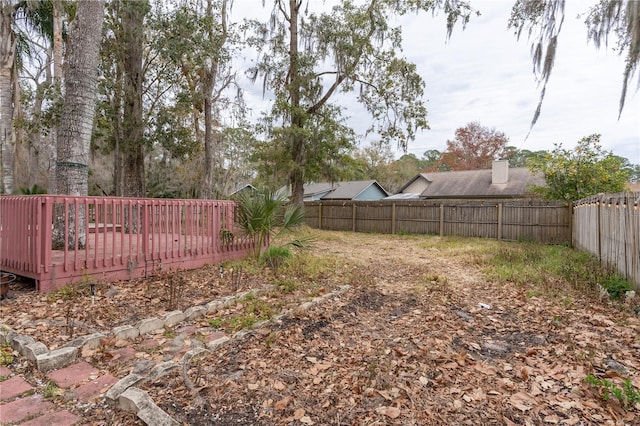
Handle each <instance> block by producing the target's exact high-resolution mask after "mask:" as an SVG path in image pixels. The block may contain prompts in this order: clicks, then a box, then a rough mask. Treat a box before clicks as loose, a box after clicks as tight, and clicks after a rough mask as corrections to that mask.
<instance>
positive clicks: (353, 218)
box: [351, 201, 356, 232]
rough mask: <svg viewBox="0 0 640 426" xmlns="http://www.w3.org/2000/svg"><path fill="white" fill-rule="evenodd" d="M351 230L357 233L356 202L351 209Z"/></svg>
mask: <svg viewBox="0 0 640 426" xmlns="http://www.w3.org/2000/svg"><path fill="white" fill-rule="evenodd" d="M351 230H352V231H353V232H356V203H355V201H354V202H353V204H352V208H351Z"/></svg>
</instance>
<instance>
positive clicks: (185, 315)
mask: <svg viewBox="0 0 640 426" xmlns="http://www.w3.org/2000/svg"><path fill="white" fill-rule="evenodd" d="M350 288H351V286H349V285H344V286H341V287H339V288H338V289H337V290H335V291H333V292H331V293H327V294H324V295H322V296H318V297H315V298H313V299H312V300H310V301H308V302H304V303H302V304H301V305H300V306H298V308H296V309H295V311H294V312H304V311H307V310H309V309H311V308H312V307H313V306H315V305H318V304H320V303H322V302H324V301H325V300H327V299H329V298H332V297H335V296H338V295H340V294H342V293H344V292H346V291H347V290H349V289H350ZM272 289H273V287H268V288H260V289H254V290H247V291H244V292H241V293H237V294H234V295H230V296H225V297H223V298H221V299H218V300H214V301H211V302H209V303H207V304H205V305H197V306H192V307H190V308H187V309H186V310H185V311H184V312H183V311H180V310H176V311H171V312H167V313H165V314H164V315H162V316H161V317H151V318H146V319H143V320H141V321H139V322H138V323H137V324H136V325H135V326H132V325H124V326H118V327H114V328H113V329H112V330H111V332H110V333H109V334H105V333H93V334H88V335H85V336H80V337H77V338H75V339H74V340H72V341H70V342H68V343H67V344H65V345H64V346H62V347H60V348H58V349H53V350H49V349H48V348H47V346H46V345H45V344H43V343H41V342H36V341H35V340H34V339H33V338H32V337H30V336H23V335H20V334H18V333H17V332H15V331H13V330H11V329H10V328H8V327H7V326H5V325H3V324H0V344H9V345H10V346H11V347H12V349H13V350H15V351H16V352H18V353H19V354H20V355H22V356H24V357H25V358H27V359H28V360H29V361H30V362H32V363H34V364H35V365H36V368H37V369H38V371H41V372H48V371H51V370H57V369H60V368H64V367H66V366H68V365H70V364H73V363H74V362H75V361H76V360H77V357H78V352H79V351H80V350H81V349H82V348H85V347H86V348H89V349H96V348H98V347H99V346H100V341H101V340H102V339H103V338H105V337H108V336H109V335H113V336H115V337H116V338H117V339H120V340H132V339H135V338H137V337H138V336H140V335H142V334H146V333H150V332H152V331H156V330H160V329H162V328H165V327H173V326H174V325H176V324H179V323H181V322H184V321H193V320H195V319H198V318H200V317H202V316H204V315H205V314H208V313H216V312H217V311H219V310H220V309H221V308H224V307H227V306H230V305H231V303H233V302H234V301H236V300H238V299H241V298H243V297H244V296H246V295H247V294H249V293H252V292H253V293H255V294H262V293H265V292H267V291H269V290H272ZM285 315H287V313H281V314H279V315H276V316H274V317H272V318H271V319H269V320H264V321H260V322H258V323H256V324H254V326H253V327H252V328H251V329H245V330H240V331H238V332H236V333H234V334H233V335H232V336H231V337H228V336H223V337H220V338H218V339H215V340H213V341H211V342H209V343H208V344H207V349H204V348H196V349H192V350H190V351H188V352H187V353H185V354H184V355H183V356H182V359H181V360H180V362H179V363H177V362H174V361H167V362H164V363H161V364H158V365H156V366H155V367H154V368H153V369H152V370H151V371H150V372H149V374H148V375H147V376H146V377H144V376H140V375H139V374H136V373H131V374H129V375H128V376H126V377H124V378H122V379H120V380H119V381H118V382H116V383H115V384H114V385H113V386H111V388H109V390H108V391H107V392H106V398H107V399H109V400H110V401H112V402H114V403H117V406H118V408H120V409H121V410H124V411H130V412H133V413H135V414H136V415H137V416H138V418H139V419H140V420H142V421H143V422H145V423H146V424H148V425H153V426H179V423H178V422H177V421H176V420H174V419H173V418H171V416H169V415H168V414H167V413H166V412H164V411H163V410H162V409H161V408H160V407H158V406H157V405H156V404H155V402H153V400H152V399H151V397H150V396H149V394H147V392H145V391H143V390H142V389H140V388H138V387H136V386H137V385H139V384H141V383H144V382H147V381H155V380H157V379H159V378H161V377H163V376H165V375H167V374H169V373H170V372H171V371H173V370H175V369H177V368H181V367H182V368H184V367H185V366H187V365H188V364H189V363H190V362H191V360H192V359H193V358H195V357H196V356H200V355H202V354H205V353H210V352H212V351H214V350H216V349H217V348H219V347H221V346H222V345H224V344H226V343H228V342H232V341H237V340H240V339H242V338H244V337H246V336H248V335H251V334H253V333H254V332H255V331H256V330H258V329H260V328H261V327H263V326H264V325H266V324H267V323H269V322H271V321H277V320H279V319H281V318H283V317H284V316H285Z"/></svg>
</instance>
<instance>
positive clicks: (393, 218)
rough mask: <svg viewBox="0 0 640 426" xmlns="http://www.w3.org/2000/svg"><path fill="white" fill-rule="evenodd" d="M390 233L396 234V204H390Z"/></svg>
mask: <svg viewBox="0 0 640 426" xmlns="http://www.w3.org/2000/svg"><path fill="white" fill-rule="evenodd" d="M391 233H392V234H395V233H396V203H393V204H391Z"/></svg>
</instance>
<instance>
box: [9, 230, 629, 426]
mask: <svg viewBox="0 0 640 426" xmlns="http://www.w3.org/2000/svg"><path fill="white" fill-rule="evenodd" d="M318 235H319V238H318V240H317V241H316V242H315V243H314V244H313V247H312V249H311V254H312V255H313V256H319V257H321V258H322V259H324V260H323V262H325V263H324V264H325V265H335V267H334V268H333V269H332V270H328V271H326V272H325V273H322V274H318V275H316V278H315V279H316V280H317V281H318V282H316V283H315V284H314V283H305V284H301V285H300V286H298V287H296V286H293V287H292V288H291V289H290V290H291V291H286V292H282V291H280V292H267V293H265V294H262V295H259V296H258V297H257V299H259V300H261V301H262V302H264V304H267V305H273V306H277V310H278V311H280V312H281V315H280V316H278V319H276V320H273V321H271V322H267V323H266V324H264V325H263V326H262V327H259V328H256V329H254V330H253V331H252V332H250V333H249V334H246V335H244V336H243V337H241V338H234V339H232V340H231V341H229V342H228V343H227V344H225V345H223V346H220V347H219V348H217V349H216V350H215V351H212V352H209V353H206V352H205V353H203V354H202V355H200V356H198V357H195V358H194V359H192V360H191V363H190V368H188V369H184V370H182V369H180V370H174V371H173V372H172V373H170V374H169V375H168V376H165V377H162V378H161V379H159V380H158V381H156V382H151V383H147V384H146V385H144V388H145V390H146V391H147V392H148V393H149V394H150V395H151V396H152V397H153V398H154V400H155V401H156V403H157V404H158V405H159V406H160V407H161V408H163V409H164V410H165V411H167V412H168V413H169V414H170V415H171V416H172V417H174V418H175V419H176V420H178V421H180V422H181V423H183V424H188V425H208V424H219V425H227V424H229V425H231V424H234V425H237V424H256V425H279V424H286V425H289V424H291V425H297V424H308V425H310V424H316V425H327V424H331V425H340V424H342V425H373V424H377V425H380V424H398V425H411V424H415V425H424V424H430V425H438V424H442V425H450V424H468V425H492V424H496V425H511V424H516V425H548V424H560V425H591V424H593V425H601V424H611V425H624V424H628V425H634V424H640V404H638V403H635V404H634V403H631V404H627V405H626V406H623V405H622V404H621V403H620V401H619V400H618V399H617V398H615V397H612V398H609V400H605V399H603V398H602V396H601V392H600V391H601V389H602V387H597V386H592V385H589V384H588V383H586V382H585V378H586V377H587V376H588V375H592V376H593V377H594V378H595V379H598V380H600V381H601V382H600V383H611V384H612V385H613V386H614V387H615V388H617V389H622V387H623V381H624V380H628V381H629V382H628V383H629V384H630V385H631V390H632V391H633V390H636V391H637V390H638V389H640V318H639V317H638V316H637V315H635V314H634V313H633V312H632V311H630V310H622V309H619V308H616V307H615V306H612V305H610V304H609V303H608V302H604V301H600V300H597V299H594V298H592V297H587V296H584V295H581V294H579V293H576V292H575V291H574V290H572V289H571V288H569V287H567V288H566V289H562V296H557V295H548V294H546V293H545V292H544V291H530V290H531V289H527V288H524V287H522V286H515V285H512V284H509V283H506V284H498V283H494V282H490V281H488V280H487V279H486V278H485V277H484V275H483V274H482V272H481V270H480V268H479V266H478V264H479V262H478V261H477V259H476V258H475V257H474V256H476V255H474V254H473V251H472V250H471V251H467V250H466V249H465V247H464V245H462V246H461V245H460V244H459V243H458V244H453V245H451V246H448V245H447V244H442V241H440V240H439V239H437V238H434V237H428V238H427V237H425V238H421V237H397V236H379V235H369V234H352V233H334V232H320V233H319V234H318ZM430 242H431V243H430ZM474 244H475V243H474ZM327 259H329V260H330V259H335V262H331V261H329V262H327ZM207 271H208V272H207ZM192 274H193V273H192ZM197 274H199V275H197V276H198V277H200V278H203V277H204V276H208V277H209V278H208V281H207V279H200V280H196V279H194V280H187V279H185V280H184V283H188V282H193V283H195V282H200V284H199V285H200V286H202V283H203V282H208V283H209V284H211V286H210V287H216V288H218V290H216V291H217V292H218V296H220V295H222V294H227V293H231V292H233V291H235V289H234V288H229V287H234V286H231V285H229V284H230V283H229V282H228V281H225V280H219V278H215V277H217V276H218V271H217V269H216V268H210V269H209V270H203V271H199V272H197ZM207 274H208V275H207ZM214 281H215V282H216V283H217V284H216V285H215V286H214V285H213V284H212V283H213V282H214ZM267 281H269V282H268V285H271V284H272V282H273V280H272V278H269V280H267V279H266V278H265V280H264V283H267ZM303 281H304V280H303ZM303 281H302V282H303ZM236 284H238V283H236ZM239 284H240V285H238V286H239V287H242V286H247V287H257V286H259V284H260V279H259V278H258V277H253V278H252V279H251V282H240V283H239ZM281 284H282V283H281ZM155 285H156V286H159V285H160V284H155ZM265 285H267V284H265ZM344 285H348V286H349V288H348V290H346V291H342V292H336V294H335V295H333V296H330V295H331V294H332V292H333V291H335V290H337V289H339V288H342V286H344ZM158 288H160V287H158ZM105 289H106V290H105V291H109V289H110V288H105ZM111 291H112V292H116V291H117V293H116V294H117V295H125V294H126V297H125V300H127V301H128V303H129V304H130V305H132V306H139V305H141V306H144V309H143V311H142V312H139V313H135V318H137V317H139V316H141V315H143V314H144V310H146V312H149V307H150V306H153V303H154V300H155V303H157V304H158V306H159V307H158V309H159V310H160V309H163V308H160V306H161V305H163V304H165V303H166V301H164V300H163V299H162V297H160V294H159V293H158V294H157V295H156V297H152V295H150V294H149V293H148V292H145V291H142V290H141V289H140V288H135V287H126V288H118V289H116V290H114V289H113V288H111ZM185 291H186V290H185ZM200 293H203V291H200ZM322 294H324V295H329V296H327V297H326V299H324V300H323V301H322V302H320V303H316V304H313V305H311V306H310V307H308V308H307V309H300V308H298V306H299V305H300V303H302V302H304V301H308V300H310V298H312V297H313V296H317V295H322ZM200 296H201V298H205V299H208V298H210V296H209V295H204V294H201V295H200ZM218 296H216V297H218ZM22 297H25V296H20V298H17V299H13V300H10V301H9V302H10V303H7V304H3V308H2V315H3V321H4V320H5V315H6V314H11V315H16V316H18V317H19V318H21V320H20V321H16V322H14V324H16V325H19V324H20V323H28V321H26V319H25V317H23V316H21V315H22V314H20V313H19V312H18V311H17V310H16V311H12V310H11V309H12V308H9V307H8V306H22V308H21V309H25V310H26V311H27V312H28V308H27V307H26V306H27V305H26V301H25V300H22V299H21V298H22ZM114 297H115V296H114ZM34 298H35V299H36V301H37V300H40V302H38V303H45V305H46V306H40V305H36V306H35V307H34V309H36V310H37V312H39V314H38V315H40V316H42V315H47V316H54V317H56V318H58V319H59V320H60V321H63V322H64V318H65V311H64V309H65V308H64V306H65V304H64V303H57V302H54V303H51V302H50V301H45V300H44V299H39V298H38V297H34ZM18 299H20V300H21V302H18ZM156 299H159V300H156ZM101 300H102V299H101ZM12 303H15V305H12ZM20 303H22V304H21V305H20ZM243 303H245V304H246V302H238V304H236V305H232V306H229V307H227V308H226V309H224V310H222V311H220V312H217V313H216V314H210V315H209V316H208V317H205V318H202V319H201V320H200V321H199V323H198V324H195V325H196V327H200V329H201V330H204V329H209V330H210V329H211V328H212V325H214V324H215V325H216V326H218V325H219V326H220V327H221V328H223V331H225V332H226V333H227V334H228V335H229V336H232V335H233V330H232V329H231V328H230V327H231V325H230V324H234V323H233V322H232V321H231V320H229V318H232V317H234V316H235V317H237V316H238V313H239V312H243V308H246V306H243ZM252 303H253V302H252ZM45 308H46V309H45ZM132 309H133V308H132ZM52 310H53V311H52ZM131 312H132V311H131V310H130V311H129V313H130V314H131ZM96 315H97V314H96ZM32 316H33V314H32ZM122 318H124V317H123V316H120V317H119V319H120V322H121V319H122ZM129 318H134V314H131V315H129ZM91 321H93V322H92V324H97V319H96V318H94V319H92V320H91V319H88V320H86V321H85V323H89V322H91ZM100 321H104V322H108V320H107V319H100ZM94 326H96V325H94ZM43 327H44V326H43ZM87 327H88V325H87ZM225 327H226V328H225ZM31 328H32V329H34V330H35V331H36V332H37V331H38V330H37V326H35V327H31ZM45 328H46V327H45ZM41 335H42V336H43V338H44V336H46V335H47V334H46V332H41ZM169 337H170V336H167V335H166V333H165V335H157V336H155V338H156V340H160V341H161V342H160V343H158V342H156V343H158V345H157V346H154V348H156V349H155V350H153V351H148V350H147V351H145V350H144V349H143V348H141V346H140V345H142V343H143V341H144V339H143V338H141V339H140V340H141V341H140V342H134V345H133V346H134V347H135V354H136V355H135V357H134V359H133V360H132V361H131V362H130V364H126V363H124V364H123V363H119V364H114V363H112V362H111V361H112V360H113V356H111V357H108V358H107V359H105V358H104V357H103V358H99V357H97V355H98V354H97V353H90V352H86V353H84V354H83V355H84V356H85V357H86V359H88V360H90V361H91V362H92V363H94V365H95V364H99V365H100V366H101V367H102V368H105V369H109V368H115V367H110V366H113V365H118V371H117V373H119V374H120V376H121V375H122V374H126V372H128V371H131V370H132V369H134V368H135V366H134V364H135V363H138V365H139V363H140V362H141V360H146V361H147V362H149V363H150V364H153V361H156V362H161V361H163V360H167V359H168V357H167V354H168V352H167V351H165V350H163V345H164V346H167V345H168V344H169V342H168V340H169ZM45 340H46V339H45ZM146 340H149V339H148V338H147V339H146ZM191 340H192V341H193V343H196V340H197V339H195V338H193V339H191ZM112 343H113V344H114V345H116V346H118V344H117V343H118V342H112ZM105 344H106V343H105ZM119 346H122V342H120V343H119ZM186 346H187V347H186V348H185V349H188V346H189V345H186ZM192 346H194V345H192ZM105 353H109V351H108V348H102V349H101V350H100V354H103V355H104V354H105ZM170 355H171V356H173V353H171V354H170ZM179 355H180V353H177V354H175V357H176V359H177V358H178V357H179ZM127 365H128V366H129V367H127ZM604 380H606V382H604ZM96 416H98V414H96ZM95 420H96V424H99V422H100V421H101V419H99V418H96V419H95ZM132 421H135V419H134V418H132V417H131V416H125V415H122V416H121V417H111V419H110V422H111V423H118V422H120V423H121V424H127V423H128V422H132Z"/></svg>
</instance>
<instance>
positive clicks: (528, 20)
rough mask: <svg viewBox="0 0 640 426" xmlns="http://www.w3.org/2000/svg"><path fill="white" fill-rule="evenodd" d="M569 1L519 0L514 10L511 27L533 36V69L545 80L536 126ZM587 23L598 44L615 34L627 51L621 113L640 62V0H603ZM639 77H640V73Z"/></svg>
mask: <svg viewBox="0 0 640 426" xmlns="http://www.w3.org/2000/svg"><path fill="white" fill-rule="evenodd" d="M565 2H566V0H546V1H540V0H516V2H515V4H514V5H513V8H512V10H511V18H510V19H509V27H510V28H513V29H514V30H515V33H516V36H517V37H518V38H520V36H521V35H522V34H523V32H524V33H526V34H527V35H528V37H529V38H530V39H532V44H531V53H532V59H533V70H534V73H535V75H536V76H537V77H538V79H539V81H540V82H541V83H542V89H541V91H540V99H539V101H538V106H537V108H536V110H535V112H534V115H533V119H532V121H531V126H532V127H533V126H534V125H535V123H536V122H537V121H538V118H539V117H540V111H541V108H542V103H543V100H544V95H545V92H546V89H547V82H548V81H549V77H550V76H551V71H552V70H553V65H554V61H555V58H556V52H557V48H558V43H559V36H560V33H561V30H562V24H563V23H564V19H565ZM585 23H586V25H587V35H588V38H589V39H590V40H592V41H593V42H594V44H595V45H596V47H597V48H599V47H600V46H602V45H604V46H607V45H608V43H609V37H615V38H616V50H617V51H618V53H619V54H620V55H626V65H625V68H624V72H623V78H622V90H621V94H620V104H619V109H618V115H620V114H622V110H623V109H624V103H625V99H626V95H627V89H628V85H629V81H630V80H631V79H632V78H633V75H634V74H635V73H636V72H637V70H638V64H640V1H637V0H600V2H598V3H597V4H596V5H595V6H592V7H591V8H590V9H589V12H588V14H587V19H586V21H585ZM638 77H639V79H640V74H639V75H638Z"/></svg>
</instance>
